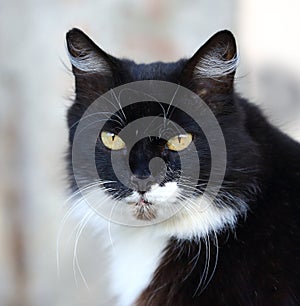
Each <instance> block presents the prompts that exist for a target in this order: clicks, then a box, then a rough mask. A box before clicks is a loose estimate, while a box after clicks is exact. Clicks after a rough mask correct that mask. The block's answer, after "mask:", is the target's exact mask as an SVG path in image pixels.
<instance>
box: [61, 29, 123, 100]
mask: <svg viewBox="0 0 300 306" xmlns="http://www.w3.org/2000/svg"><path fill="white" fill-rule="evenodd" d="M66 41H67V48H68V53H69V58H70V61H71V64H72V71H73V74H74V75H75V82H76V93H77V94H80V93H81V91H85V95H89V96H91V95H92V96H94V95H93V94H92V92H94V93H99V94H101V93H103V92H105V91H107V90H109V89H110V88H112V87H114V86H115V84H114V74H115V72H116V71H117V70H118V69H117V66H118V60H117V59H116V58H114V57H112V56H111V55H109V54H107V53H106V52H104V51H103V50H101V49H100V48H99V47H98V46H97V45H96V44H95V43H94V42H93V41H92V40H91V39H90V38H89V37H88V36H87V35H86V34H85V33H83V32H82V31H81V30H79V29H76V28H74V29H72V30H70V31H69V32H68V33H67V34H66Z"/></svg>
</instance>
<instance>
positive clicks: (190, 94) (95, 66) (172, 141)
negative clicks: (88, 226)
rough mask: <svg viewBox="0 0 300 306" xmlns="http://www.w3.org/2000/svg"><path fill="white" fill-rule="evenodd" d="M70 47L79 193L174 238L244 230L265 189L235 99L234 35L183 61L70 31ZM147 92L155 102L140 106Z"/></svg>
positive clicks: (221, 36) (218, 37)
mask: <svg viewBox="0 0 300 306" xmlns="http://www.w3.org/2000/svg"><path fill="white" fill-rule="evenodd" d="M67 47H68V51H69V57H70V60H71V64H72V71H73V73H74V76H75V85H76V98H75V101H74V104H73V105H72V106H71V107H70V109H69V111H68V125H69V131H70V137H69V140H70V150H69V170H70V171H69V173H70V177H71V182H72V187H73V189H74V192H75V194H77V195H78V194H79V193H81V197H84V198H85V203H86V204H87V205H88V206H90V208H91V209H93V210H97V211H98V212H100V214H102V215H104V217H107V218H110V219H111V221H116V222H119V223H125V224H128V225H149V223H150V224H153V223H157V222H159V223H160V224H161V225H160V226H161V227H164V229H165V232H166V233H167V234H169V235H171V236H172V235H177V236H181V237H185V236H195V235H200V236H201V235H203V234H204V233H205V234H206V233H208V232H210V231H211V230H215V231H216V230H219V229H221V228H223V227H224V226H226V225H227V226H232V225H234V223H235V221H236V218H237V216H238V215H240V214H244V213H245V212H246V210H247V202H248V200H249V198H250V194H252V193H253V190H255V175H253V173H254V172H255V171H256V170H255V169H256V168H257V154H256V149H255V144H254V143H253V142H252V141H251V139H250V137H249V135H248V134H247V132H246V129H245V127H244V117H243V113H242V112H241V110H240V108H239V106H238V105H237V102H236V99H237V98H236V96H235V93H234V88H233V85H234V75H235V71H236V68H237V60H238V56H237V50H236V43H235V39H234V37H233V35H232V34H231V33H230V32H229V31H221V32H218V33H217V34H215V35H214V36H213V37H211V38H210V39H209V40H208V41H207V42H206V43H205V44H204V45H203V46H202V47H201V48H200V49H199V50H198V51H197V52H196V53H195V54H194V56H192V57H191V58H190V59H182V60H179V61H178V62H174V63H162V62H156V63H152V64H136V63H135V62H133V61H130V60H125V59H118V58H115V57H113V56H111V55H108V54H107V53H105V52H104V51H103V50H101V49H100V48H99V47H98V46H97V45H96V44H95V43H94V42H93V41H92V40H90V39H89V38H88V37H87V36H86V35H85V34H84V33H83V32H82V31H80V30H78V29H73V30H71V31H69V32H68V33H67ZM152 80H156V81H164V82H169V83H164V82H154V81H152ZM132 82H135V83H132ZM145 82H146V83H145ZM170 83H171V84H170ZM131 84H133V85H131ZM143 86H144V87H143ZM139 88H140V91H141V92H142V91H143V88H144V89H145V88H146V91H147V90H150V93H151V94H149V91H148V92H147V95H148V97H149V98H147V96H146V98H145V93H142V94H141V96H140V100H139V98H138V97H139V96H138V95H137V92H138V91H139ZM151 90H152V92H151ZM124 92H127V98H126V94H125V96H122V94H124ZM132 92H133V94H132V95H133V96H134V97H133V98H132V97H131V96H130V93H132ZM165 92H167V94H170V93H171V95H170V99H168V101H167V99H166V100H164V98H162V97H166V96H167V95H166V96H164V94H165ZM128 93H129V94H128ZM143 94H144V96H143ZM178 96H179V98H178ZM99 97H100V98H99ZM142 97H143V98H142ZM128 99H129V100H130V99H132V101H134V103H133V102H132V101H131V103H128ZM125 100H126V101H127V102H126V101H125ZM173 100H174V101H175V100H176V101H177V104H176V103H175V102H174V103H172V102H173ZM178 101H179V102H178ZM187 105H188V106H187ZM187 107H188V109H187ZM185 109H186V110H187V111H185ZM201 116H202V117H201ZM204 121H205V124H204V123H203V122H204ZM137 122H138V123H137ZM91 126H92V130H91V132H89V129H90V128H91ZM124 131H125V132H124ZM90 135H92V136H91V139H89V138H90V137H89V136H90ZM75 142H76V143H77V147H76V145H75ZM88 142H89V144H88ZM217 142H219V144H221V145H219V146H216V145H215V144H216V143H217ZM78 144H79V145H78ZM214 145H215V147H214ZM75 147H76V148H79V149H74V148H75ZM213 151H214V152H213ZM212 153H213V154H214V155H215V156H214V157H212ZM75 160H76V161H75ZM153 161H154V162H153ZM90 164H91V165H94V168H95V170H96V172H95V173H96V175H95V173H93V171H92V170H91V169H90V168H89V166H88V165H90ZM211 177H213V178H214V179H212V182H210V183H211V185H210V184H209V180H210V179H211ZM91 203H92V204H91Z"/></svg>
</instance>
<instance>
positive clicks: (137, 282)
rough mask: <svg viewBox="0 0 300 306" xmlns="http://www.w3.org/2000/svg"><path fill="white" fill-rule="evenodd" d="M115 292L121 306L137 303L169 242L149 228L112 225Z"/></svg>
mask: <svg viewBox="0 0 300 306" xmlns="http://www.w3.org/2000/svg"><path fill="white" fill-rule="evenodd" d="M110 236H111V240H112V241H111V242H112V246H111V251H112V254H111V256H112V258H111V259H112V263H111V268H112V273H111V276H112V282H111V285H112V290H113V293H114V294H116V295H118V297H119V299H118V305H119V306H129V305H132V303H134V301H135V300H136V299H137V298H138V296H139V295H140V294H141V293H142V291H143V289H145V288H146V287H147V285H148V284H149V282H150V281H151V279H152V276H153V274H154V271H155V270H156V268H157V267H158V265H159V260H160V258H161V255H162V254H163V250H164V248H165V247H166V245H167V241H168V238H167V237H166V238H164V237H162V236H160V235H159V236H156V235H155V234H154V233H153V231H152V229H151V226H150V227H145V228H127V227H121V226H118V225H112V226H111V231H110Z"/></svg>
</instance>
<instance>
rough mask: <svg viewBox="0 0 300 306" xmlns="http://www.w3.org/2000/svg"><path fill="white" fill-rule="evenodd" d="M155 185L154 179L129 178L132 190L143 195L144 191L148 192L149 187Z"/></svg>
mask: <svg viewBox="0 0 300 306" xmlns="http://www.w3.org/2000/svg"><path fill="white" fill-rule="evenodd" d="M155 183H156V180H155V177H154V176H152V175H150V176H136V175H132V176H131V184H132V187H133V189H134V190H136V191H138V192H140V193H142V194H143V193H145V192H146V191H148V190H150V188H151V186H152V185H154V184H155Z"/></svg>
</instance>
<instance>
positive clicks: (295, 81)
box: [0, 0, 300, 306]
mask: <svg viewBox="0 0 300 306" xmlns="http://www.w3.org/2000/svg"><path fill="white" fill-rule="evenodd" d="M289 2H290V3H289ZM298 2H299V1H292V0H290V1H285V2H283V1H272V2H271V1H270V0H265V1H264V4H261V2H259V1H258V0H254V1H251V2H250V1H248V2H247V3H246V1H240V2H238V1H233V0H229V1H222V0H213V1H208V0H199V1H196V0H187V1H179V0H166V1H159V0H154V1H150V0H141V1H138V0H110V1H109V0H103V1H95V0H94V1H93V0H87V1H81V0H65V1H57V0H53V1H33V0H25V1H16V0H11V1H6V2H4V1H2V2H1V3H0V37H1V40H0V41H1V47H0V103H1V105H0V140H1V144H0V305H1V306H2V305H3V306H40V305H43V306H48V305H49V306H50V305H51V306H60V305H61V306H77V305H78V306H79V305H80V306H82V305H89V306H93V305H98V306H100V305H114V299H113V298H112V297H111V296H109V293H108V290H107V288H108V282H107V277H106V274H107V263H108V262H109V258H108V256H107V254H106V253H105V250H103V249H102V248H101V236H100V235H98V234H97V233H95V231H93V230H92V229H90V228H89V225H88V224H87V226H86V227H84V230H83V231H82V235H81V236H80V239H79V241H78V250H77V252H76V253H77V254H78V257H74V248H75V245H76V238H78V237H76V231H77V230H78V228H79V226H80V220H76V219H72V218H67V220H66V218H64V216H66V214H67V210H66V207H65V206H64V203H65V201H66V199H67V197H68V195H67V192H66V190H67V180H66V172H65V162H64V155H65V152H66V147H67V130H66V122H65V116H66V110H67V108H68V106H69V105H70V104H71V101H70V99H72V97H73V89H74V83H73V81H74V80H73V78H72V74H71V73H70V65H69V62H68V59H67V56H66V48H65V41H64V37H65V33H66V31H68V30H69V29H70V28H72V27H80V28H81V29H83V30H84V31H85V32H86V33H88V34H89V35H90V36H91V37H92V38H93V39H94V40H95V41H96V42H97V43H98V44H99V45H100V46H101V48H103V49H104V50H105V51H107V52H110V53H112V54H113V55H115V56H120V57H128V58H132V59H134V60H136V61H137V62H150V61H154V60H155V61H157V60H164V61H172V60H176V59H178V58H180V57H184V56H191V55H192V54H193V52H195V51H196V50H197V48H198V47H199V46H200V45H201V44H203V43H204V42H205V40H206V39H208V38H209V37H210V36H211V35H212V34H213V33H215V32H216V31H218V30H221V29H224V28H226V29H230V30H232V31H233V32H234V33H235V35H236V37H237V40H238V44H239V50H240V58H241V61H240V69H239V71H238V73H237V81H236V83H237V88H238V91H239V92H241V93H242V94H243V95H244V96H247V97H249V98H251V100H252V101H253V102H254V103H256V104H260V105H261V106H262V108H263V109H264V112H265V113H266V114H268V116H269V117H270V120H271V121H272V122H274V123H275V124H276V125H278V126H280V128H281V129H283V130H284V131H285V132H287V133H289V134H290V135H292V136H293V137H294V138H296V139H300V124H299V122H300V121H299V119H300V89H299V88H300V58H299V50H300V40H299V37H300V33H299V29H300V22H299V18H298V17H297V14H296V13H295V12H299V9H300V4H299V3H298ZM279 16H280V17H279ZM278 20H280V22H278ZM64 221H65V222H64ZM62 225H64V226H63V227H62ZM61 228H62V230H60V229H61ZM59 233H61V235H60V238H61V239H60V245H59V251H60V252H59V268H60V269H59V270H60V271H58V267H57V237H58V235H59ZM76 258H77V259H76ZM58 272H59V273H58ZM133 273H134V272H133ZM129 281H130V280H129Z"/></svg>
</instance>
